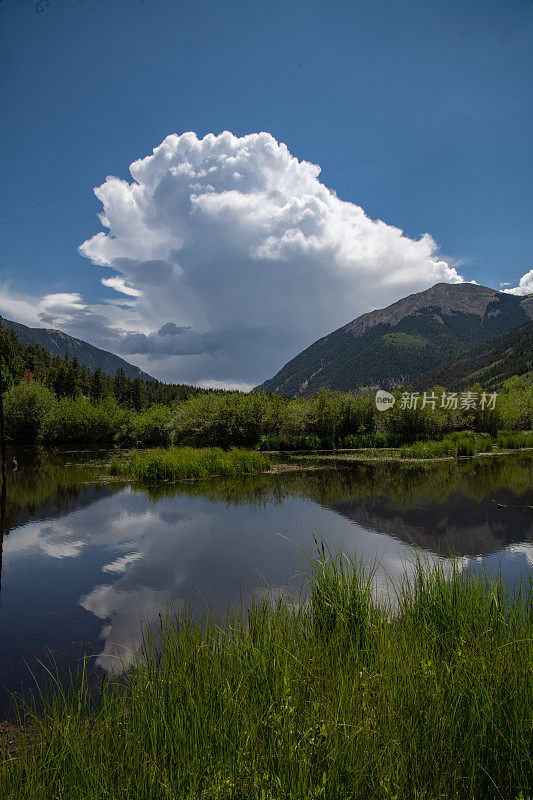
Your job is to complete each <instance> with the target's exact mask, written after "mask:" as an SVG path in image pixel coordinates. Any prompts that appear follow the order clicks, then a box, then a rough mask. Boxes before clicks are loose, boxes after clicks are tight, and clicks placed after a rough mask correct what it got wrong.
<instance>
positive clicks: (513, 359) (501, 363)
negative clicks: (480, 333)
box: [415, 320, 533, 390]
mask: <svg viewBox="0 0 533 800" xmlns="http://www.w3.org/2000/svg"><path fill="white" fill-rule="evenodd" d="M512 375H528V376H530V377H533V320H532V321H530V322H527V323H526V324H525V325H520V327H518V328H513V329H512V330H510V331H508V332H507V333H504V334H502V335H501V336H495V337H494V338H492V339H490V340H489V341H488V342H486V343H485V344H482V345H480V346H479V347H475V348H474V349H473V350H469V351H468V352H467V353H464V354H463V355H461V356H459V357H458V358H454V359H452V360H451V361H445V362H444V364H441V365H440V367H436V369H433V370H431V371H430V372H426V373H425V374H424V375H421V376H420V378H418V380H417V381H415V383H416V386H417V388H420V389H429V388H430V387H432V386H444V387H445V388H446V389H455V390H460V389H465V388H467V387H468V386H472V384H474V383H480V384H481V386H482V387H483V389H498V388H499V387H500V386H501V385H502V383H503V382H504V381H505V380H507V378H510V377H511V376H512Z"/></svg>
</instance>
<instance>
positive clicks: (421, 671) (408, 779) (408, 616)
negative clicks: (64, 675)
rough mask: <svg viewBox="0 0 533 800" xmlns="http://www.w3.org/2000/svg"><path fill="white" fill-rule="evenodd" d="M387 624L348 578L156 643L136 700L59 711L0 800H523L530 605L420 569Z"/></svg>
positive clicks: (183, 623)
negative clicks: (296, 600)
mask: <svg viewBox="0 0 533 800" xmlns="http://www.w3.org/2000/svg"><path fill="white" fill-rule="evenodd" d="M398 603H399V613H398V615H397V616H396V617H394V618H393V619H392V622H391V621H390V619H391V618H390V617H389V616H387V613H386V612H385V611H384V610H383V609H382V608H380V607H378V606H376V605H375V604H374V603H373V601H372V596H371V592H370V589H369V586H368V583H367V582H366V579H365V578H364V577H362V576H361V574H360V573H357V572H356V571H354V570H353V569H352V566H351V565H350V564H348V563H347V562H346V561H343V560H341V559H336V560H334V561H333V563H332V562H330V561H328V559H327V558H326V559H319V560H317V561H316V562H315V563H314V567H313V574H312V576H311V585H310V593H309V599H308V600H307V601H306V602H305V603H302V604H300V605H291V604H290V603H288V602H286V601H284V600H283V599H278V600H277V601H275V602H274V601H273V600H272V598H270V600H269V601H268V602H266V601H263V602H256V604H255V605H254V606H253V607H252V608H251V609H250V611H247V612H244V611H243V612H240V611H234V612H232V613H230V614H229V616H228V618H227V619H226V621H225V622H223V623H221V622H220V620H219V619H214V618H208V619H204V620H203V624H202V625H201V624H200V623H199V622H198V621H197V620H196V619H194V618H192V617H191V616H190V615H189V614H188V613H187V612H186V611H184V612H182V613H180V614H179V615H178V614H177V613H176V614H175V615H170V616H168V617H166V618H162V619H161V625H160V628H159V629H158V630H155V631H152V632H150V633H148V634H147V636H146V638H145V643H144V648H143V652H142V655H141V659H142V660H141V661H139V664H138V665H137V667H136V668H135V669H134V670H132V671H131V672H130V673H128V675H127V677H126V679H125V685H122V686H121V687H120V688H119V687H117V686H107V687H104V689H103V691H102V695H101V698H100V701H99V707H98V709H97V710H94V708H93V709H92V710H88V706H89V703H88V698H87V694H86V692H84V691H83V690H82V691H81V692H80V693H78V694H75V695H73V696H72V697H71V698H70V699H69V698H66V697H62V696H60V695H56V699H55V701H54V702H53V703H52V704H51V705H50V707H49V709H48V711H47V713H46V715H45V720H44V722H40V723H39V722H38V723H36V724H37V728H34V729H32V732H31V736H29V737H28V736H25V735H24V734H21V735H20V737H19V738H18V741H16V742H15V743H14V744H12V750H11V752H12V756H11V757H10V756H9V754H8V753H7V752H4V754H3V756H2V763H1V766H0V797H1V798H7V797H10V798H32V800H33V798H35V799H36V800H37V799H38V798H46V800H50V798H69V800H82V798H83V800H92V798H94V799H95V800H96V798H98V800H101V798H106V797H109V798H118V797H120V798H132V799H133V798H138V799H139V800H141V798H142V800H147V798H205V800H208V799H209V800H217V799H218V800H222V798H224V800H225V799H226V798H227V799H228V800H229V798H240V799H241V800H254V799H255V798H257V799H258V800H266V799H267V798H271V799H272V798H276V799H277V798H279V799H280V800H281V798H285V799H288V798H294V799H296V798H298V800H300V799H301V800H304V798H305V800H309V798H330V799H331V800H342V798H353V799H354V800H355V799H356V798H357V800H359V799H361V800H362V799H363V798H364V799H365V800H372V799H373V798H375V799H376V800H377V799H378V798H379V800H383V799H384V798H391V799H392V798H398V800H400V798H406V799H407V798H408V799H409V800H413V799H415V798H418V799H419V800H422V799H424V800H437V798H446V799H447V800H463V798H464V800H473V798H476V799H477V798H483V799H484V800H492V799H494V800H495V799H496V798H498V799H500V798H512V799H513V800H515V799H516V798H519V797H527V796H528V794H530V793H531V788H532V787H531V782H532V776H533V756H532V753H533V748H532V746H533V726H532V722H531V720H532V718H533V682H532V664H533V603H532V592H531V585H529V586H527V587H524V588H523V590H522V592H521V594H520V596H519V597H518V598H517V599H516V600H515V602H514V603H512V604H511V603H508V602H506V595H505V590H504V588H503V587H502V585H501V584H500V583H498V582H496V583H492V584H491V583H483V582H482V581H481V580H479V579H475V578H473V577H466V576H465V575H464V574H461V573H459V572H457V573H456V574H454V575H451V576H445V575H444V573H443V572H442V571H438V570H437V571H433V572H432V573H431V574H430V575H429V577H427V575H426V576H425V575H424V573H423V570H422V569H421V570H420V571H419V574H418V578H417V580H416V582H415V585H414V588H412V589H411V590H408V589H407V588H404V589H403V590H402V589H400V590H399V592H398Z"/></svg>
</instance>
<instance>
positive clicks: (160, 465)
mask: <svg viewBox="0 0 533 800" xmlns="http://www.w3.org/2000/svg"><path fill="white" fill-rule="evenodd" d="M270 465H271V461H270V459H269V457H268V456H266V455H265V454H264V453H257V452H255V451H253V450H237V449H235V450H228V451H225V450H221V448H220V447H204V448H198V449H197V448H194V447H169V448H154V449H153V450H145V451H141V452H132V453H130V454H129V455H127V456H125V457H122V458H114V459H112V461H111V463H110V467H109V469H110V472H111V474H112V475H121V476H124V477H130V478H137V479H138V480H142V481H156V480H182V479H186V478H188V479H193V478H196V479H198V478H209V477H210V476H211V475H222V476H228V475H250V474H251V473H254V472H265V471H266V470H267V469H269V467H270Z"/></svg>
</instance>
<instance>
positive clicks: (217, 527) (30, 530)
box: [0, 452, 533, 714]
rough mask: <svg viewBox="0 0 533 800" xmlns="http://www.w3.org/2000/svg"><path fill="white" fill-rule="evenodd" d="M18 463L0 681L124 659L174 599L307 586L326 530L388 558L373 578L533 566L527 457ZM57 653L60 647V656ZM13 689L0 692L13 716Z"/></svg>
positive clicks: (0, 702) (371, 556)
mask: <svg viewBox="0 0 533 800" xmlns="http://www.w3.org/2000/svg"><path fill="white" fill-rule="evenodd" d="M17 458H18V462H19V468H18V470H17V472H16V473H12V474H10V475H9V485H8V501H7V510H6V535H5V537H4V544H3V575H2V595H1V598H0V602H1V606H0V635H1V642H2V648H1V651H0V685H3V686H4V687H7V688H8V689H11V690H14V689H15V688H17V687H18V686H19V685H20V684H21V682H22V683H23V684H24V685H26V684H28V683H29V682H30V681H29V677H30V676H29V673H28V669H27V666H26V665H25V663H24V661H26V662H27V664H28V666H30V667H32V668H33V667H34V665H35V663H36V659H43V658H47V657H49V656H50V655H51V656H53V657H54V658H55V659H56V660H58V661H60V662H61V664H62V665H64V667H65V669H68V667H71V666H72V665H74V664H75V663H76V661H77V659H78V658H79V656H80V654H82V653H83V654H88V655H90V656H94V658H95V661H96V664H97V665H98V666H99V667H101V668H103V669H105V670H107V671H115V672H116V671H120V669H123V668H124V666H125V665H127V664H128V663H130V661H131V657H132V653H133V652H134V651H135V650H136V649H137V648H138V647H139V644H140V641H141V634H142V626H141V619H143V620H144V621H145V622H146V623H148V624H150V623H152V622H154V621H156V620H157V618H158V614H159V612H160V610H164V609H165V608H167V606H168V603H169V600H171V601H172V603H173V604H174V605H175V606H178V607H179V606H180V605H182V604H184V603H185V602H187V604H189V605H192V607H193V610H194V611H195V612H197V613H202V612H203V611H204V610H205V609H206V608H212V609H215V610H220V611H224V609H225V608H226V607H227V604H228V603H235V602H237V603H240V602H243V603H246V602H248V600H249V598H250V595H251V593H253V592H255V591H257V590H261V589H264V588H266V587H269V588H270V589H271V591H273V592H274V593H276V592H279V591H287V590H289V591H292V592H295V593H298V592H300V591H301V590H302V588H303V587H304V584H305V575H304V572H305V568H306V555H305V552H307V553H311V552H312V549H313V534H316V533H318V534H319V535H321V536H323V537H324V538H326V539H327V540H328V541H329V542H331V544H332V545H333V546H334V547H337V548H342V549H343V550H345V551H346V552H349V553H354V552H355V553H357V555H358V557H359V558H360V559H362V561H363V563H366V564H367V565H372V564H373V563H374V562H375V561H376V559H377V560H378V562H379V566H378V569H377V572H376V590H377V591H378V592H386V591H387V586H388V580H389V578H392V579H393V580H400V579H401V578H402V576H404V574H405V573H406V571H407V572H409V563H410V561H411V563H412V559H413V548H416V549H417V550H418V551H419V552H420V551H421V552H422V553H423V555H424V557H425V558H427V559H428V561H429V562H430V563H431V562H434V561H436V560H438V561H439V562H441V563H443V564H444V565H445V566H449V567H450V568H451V565H452V563H453V562H455V563H456V564H459V565H460V567H461V568H463V569H470V570H475V571H477V570H479V569H480V568H482V567H483V565H484V564H488V565H489V566H491V567H492V566H494V567H497V568H498V569H501V571H502V574H503V576H504V578H505V579H506V580H507V581H509V582H513V581H514V580H515V579H517V577H519V576H521V575H530V574H532V572H533V546H532V544H531V542H532V534H533V513H532V512H531V511H528V510H527V509H513V508H510V509H509V508H508V509H505V510H503V511H502V510H498V509H497V507H496V503H495V502H493V500H497V501H498V502H500V503H505V504H507V505H509V506H520V505H529V504H532V503H533V488H532V487H533V459H532V458H531V457H530V456H529V455H526V454H517V455H514V456H510V457H506V458H503V457H501V458H497V459H477V460H469V461H465V462H461V463H457V462H441V463H439V464H433V465H430V466H429V465H428V466H425V467H420V466H413V465H402V466H398V465H393V466H391V465H385V464H377V465H369V464H366V465H359V466H354V467H351V468H342V469H328V470H323V471H321V470H316V471H312V472H300V473H285V474H280V475H259V476H249V477H246V478H240V479H232V480H229V479H224V480H220V479H211V480H208V481H203V482H194V483H181V484H163V485H160V486H157V487H141V486H138V485H135V486H134V487H133V486H128V485H126V484H124V483H108V484H105V485H99V484H96V483H94V480H95V478H96V476H97V475H98V473H99V472H100V471H101V466H100V465H99V463H98V462H99V461H100V462H101V461H102V459H103V460H105V458H106V454H104V453H100V454H95V453H87V452H86V453H65V452H61V453H56V454H52V455H50V454H45V453H41V454H37V455H35V454H26V456H25V455H24V453H21V454H19V455H18V456H17ZM47 654H48V656H47ZM8 699H9V698H8V694H7V693H6V692H5V691H4V692H3V694H2V696H1V697H0V714H1V713H2V711H3V710H4V709H5V708H6V706H7V701H8Z"/></svg>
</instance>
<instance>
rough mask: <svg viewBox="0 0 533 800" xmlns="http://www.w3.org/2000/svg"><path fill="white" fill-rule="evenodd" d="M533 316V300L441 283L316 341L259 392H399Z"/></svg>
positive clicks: (292, 394)
mask: <svg viewBox="0 0 533 800" xmlns="http://www.w3.org/2000/svg"><path fill="white" fill-rule="evenodd" d="M531 318H533V295H528V296H526V297H517V296H516V295H512V294H505V293H504V292H498V291H496V290H495V289H489V288H488V287H486V286H478V285H477V284H472V283H455V284H453V283H437V284H436V285H435V286H432V287H431V289H426V291H424V292H419V293H418V294H412V295H409V296H408V297H404V298H403V299H402V300H398V301H397V302H396V303H393V304H392V305H390V306H387V308H382V309H378V310H377V311H370V312H369V313H367V314H363V315H362V316H360V317H357V318H356V319H354V320H353V321H352V322H349V323H348V324H347V325H344V326H343V327H342V328H339V329H338V330H336V331H334V332H333V333H330V334H328V335H327V336H324V337H323V338H322V339H318V341H316V342H314V344H312V345H311V346H310V347H308V348H307V349H306V350H304V351H303V352H302V353H300V354H299V355H297V356H296V357H295V358H293V359H292V360H291V361H289V362H288V363H287V364H285V366H284V367H282V369H281V370H280V371H279V372H278V373H277V375H275V376H274V377H273V378H271V379H270V380H268V381H265V383H263V384H262V385H261V386H259V387H257V391H264V392H270V393H279V394H282V395H285V396H288V397H299V396H306V395H311V394H314V393H315V392H317V391H318V390H319V389H321V388H323V387H329V388H331V389H337V390H340V391H350V390H353V389H356V388H358V387H360V386H381V387H383V388H389V389H390V388H394V387H395V386H398V385H400V384H403V383H405V384H409V383H413V382H414V381H415V380H416V379H417V378H418V376H419V375H421V374H423V373H425V372H428V371H429V370H431V369H433V368H434V367H437V366H438V365H440V364H442V363H443V362H444V361H446V360H448V359H450V358H453V357H454V356H459V355H461V354H462V353H464V352H466V351H468V350H471V349H472V348H473V347H476V346H477V345H480V344H483V343H484V342H486V341H487V340H489V339H491V338H492V337H493V336H497V335H498V334H502V333H505V332H506V331H508V330H510V329H511V328H515V327H517V326H519V325H523V324H525V323H526V322H528V321H529V320H530V319H531Z"/></svg>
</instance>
